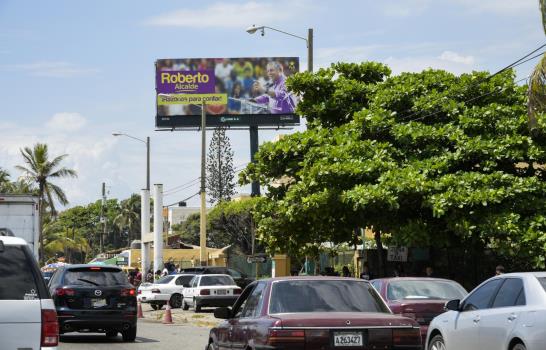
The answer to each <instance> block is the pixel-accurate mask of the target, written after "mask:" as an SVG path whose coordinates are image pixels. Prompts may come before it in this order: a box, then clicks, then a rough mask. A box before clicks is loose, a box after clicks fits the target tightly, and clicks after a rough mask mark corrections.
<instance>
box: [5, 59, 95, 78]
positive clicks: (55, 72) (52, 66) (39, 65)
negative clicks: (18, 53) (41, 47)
mask: <svg viewBox="0 0 546 350" xmlns="http://www.w3.org/2000/svg"><path fill="white" fill-rule="evenodd" d="M3 68H4V69H7V70H12V71H23V72H27V73H28V74H29V75H31V76H36V77H49V78H73V77H81V76H90V75H95V74H97V73H98V72H99V70H98V69H95V68H83V67H79V66H77V65H75V64H73V63H69V62H45V61H42V62H34V63H26V64H15V65H5V66H3Z"/></svg>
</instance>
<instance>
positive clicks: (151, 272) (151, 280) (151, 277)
mask: <svg viewBox="0 0 546 350" xmlns="http://www.w3.org/2000/svg"><path fill="white" fill-rule="evenodd" d="M146 282H148V283H154V270H152V269H148V273H146Z"/></svg>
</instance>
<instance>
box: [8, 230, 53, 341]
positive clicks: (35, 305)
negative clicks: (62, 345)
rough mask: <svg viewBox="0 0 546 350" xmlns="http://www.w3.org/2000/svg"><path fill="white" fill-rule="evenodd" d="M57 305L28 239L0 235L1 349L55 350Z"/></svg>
mask: <svg viewBox="0 0 546 350" xmlns="http://www.w3.org/2000/svg"><path fill="white" fill-rule="evenodd" d="M58 342H59V322H58V321H57V312H56V311H55V305H54V304H53V300H52V299H51V296H50V295H49V291H48V290H47V287H46V285H45V283H44V279H43V277H42V274H41V273H40V269H39V267H38V263H37V262H36V258H35V257H34V255H33V254H32V252H31V250H30V247H29V245H28V244H27V242H25V240H23V239H22V238H18V237H6V236H3V235H2V234H1V233H0V348H1V349H37V350H40V349H41V350H56V349H57V345H58Z"/></svg>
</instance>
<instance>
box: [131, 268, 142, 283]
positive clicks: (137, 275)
mask: <svg viewBox="0 0 546 350" xmlns="http://www.w3.org/2000/svg"><path fill="white" fill-rule="evenodd" d="M141 282H142V273H141V272H140V270H139V268H138V267H137V268H136V269H135V277H134V279H133V286H135V287H138V286H140V283H141Z"/></svg>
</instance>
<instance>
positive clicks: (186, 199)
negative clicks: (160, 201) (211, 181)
mask: <svg viewBox="0 0 546 350" xmlns="http://www.w3.org/2000/svg"><path fill="white" fill-rule="evenodd" d="M200 193H201V192H197V193H194V194H192V195H191V196H189V197H188V198H184V199H182V200H181V201H178V202H174V203H173V204H169V205H164V206H163V207H164V208H165V207H172V206H173V205H177V204H178V203H180V202H185V201H188V200H190V199H192V198H193V197H195V196H197V195H198V194H200Z"/></svg>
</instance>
